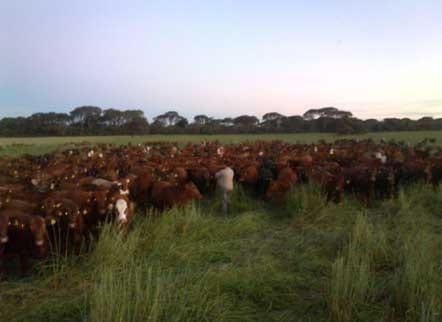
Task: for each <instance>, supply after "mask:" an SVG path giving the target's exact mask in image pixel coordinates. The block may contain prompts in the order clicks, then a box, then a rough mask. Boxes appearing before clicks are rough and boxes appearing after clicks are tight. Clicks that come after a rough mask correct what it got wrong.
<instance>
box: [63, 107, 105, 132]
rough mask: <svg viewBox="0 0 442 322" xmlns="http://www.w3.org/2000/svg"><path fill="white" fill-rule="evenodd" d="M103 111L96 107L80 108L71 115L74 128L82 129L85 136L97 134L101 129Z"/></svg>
mask: <svg viewBox="0 0 442 322" xmlns="http://www.w3.org/2000/svg"><path fill="white" fill-rule="evenodd" d="M101 113H102V110H101V108H100V107H96V106H80V107H77V108H75V109H74V110H73V111H72V112H71V113H70V115H71V117H72V122H73V124H74V126H77V127H79V128H81V132H82V133H84V134H95V133H96V132H97V130H98V127H99V121H100V118H101Z"/></svg>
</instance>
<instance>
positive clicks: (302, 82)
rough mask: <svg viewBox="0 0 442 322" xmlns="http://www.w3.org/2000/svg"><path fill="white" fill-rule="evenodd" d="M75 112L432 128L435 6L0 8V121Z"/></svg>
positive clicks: (385, 1) (319, 2)
mask: <svg viewBox="0 0 442 322" xmlns="http://www.w3.org/2000/svg"><path fill="white" fill-rule="evenodd" d="M82 105H95V106H100V107H102V108H121V109H129V108H130V109H132V108H136V109H142V110H143V111H144V112H145V114H146V116H147V117H148V118H149V119H152V118H153V117H154V116H156V115H158V114H161V113H164V112H166V111H168V110H176V111H178V112H179V113H181V114H182V115H184V116H186V117H192V116H194V115H196V114H202V113H203V114H207V115H209V116H214V117H225V116H238V115H241V114H253V115H257V116H262V115H263V114H264V113H266V112H270V111H277V112H280V113H282V114H285V115H299V114H303V113H304V112H305V111H306V110H308V109H310V108H319V107H324V106H335V107H338V108H342V109H346V110H350V111H351V112H353V114H354V115H355V116H357V117H360V118H378V119H381V118H385V117H410V118H413V119H416V118H419V117H421V116H424V115H425V116H433V117H442V1H441V0H434V1H429V0H419V1H416V0H412V1H411V0H371V1H354V0H311V1H305V0H304V1H298V0H291V1H289V0H286V1H278V0H274V1H259V0H254V1H252V0H236V1H233V0H232V1H224V0H218V1H207V0H202V1H193V0H182V1H173V0H167V1H148V0H143V1H142V0H93V1H91V0H75V1H68V0H51V1H49V0H32V1H30V0H9V1H8V0H4V1H0V117H5V116H18V115H23V116H27V115H30V114H32V113H36V112H49V111H57V112H69V111H70V110H72V109H73V108H74V107H77V106H82Z"/></svg>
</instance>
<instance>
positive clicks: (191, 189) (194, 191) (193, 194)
mask: <svg viewBox="0 0 442 322" xmlns="http://www.w3.org/2000/svg"><path fill="white" fill-rule="evenodd" d="M184 189H185V193H186V196H187V197H189V198H190V199H196V200H201V199H203V196H202V195H201V193H200V192H199V190H198V188H197V186H196V185H195V184H194V183H193V182H188V183H186V184H185V186H184Z"/></svg>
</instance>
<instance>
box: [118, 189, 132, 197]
mask: <svg viewBox="0 0 442 322" xmlns="http://www.w3.org/2000/svg"><path fill="white" fill-rule="evenodd" d="M129 194H130V191H129V189H127V190H122V189H120V195H123V196H128V195H129Z"/></svg>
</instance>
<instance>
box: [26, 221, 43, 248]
mask: <svg viewBox="0 0 442 322" xmlns="http://www.w3.org/2000/svg"><path fill="white" fill-rule="evenodd" d="M29 229H30V231H31V233H32V236H33V237H34V242H35V246H37V247H38V248H43V247H44V246H45V242H46V223H45V219H44V218H43V217H40V216H32V217H31V220H30V223H29Z"/></svg>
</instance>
